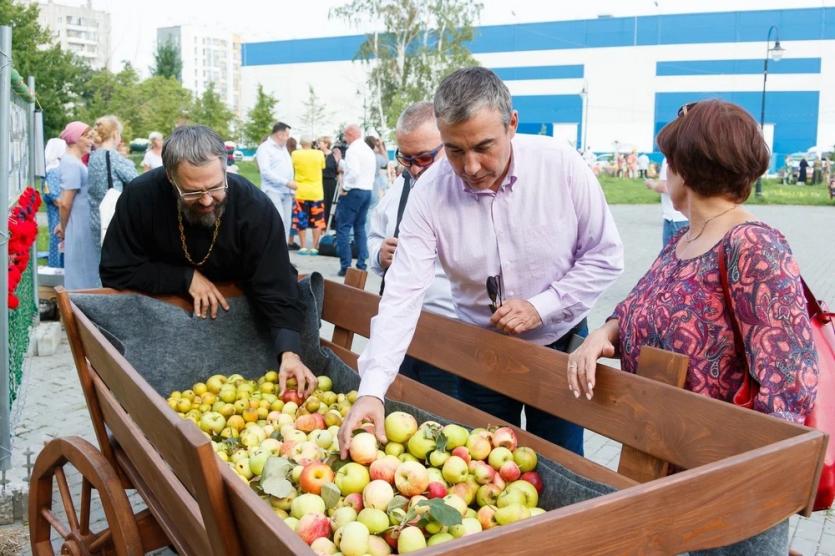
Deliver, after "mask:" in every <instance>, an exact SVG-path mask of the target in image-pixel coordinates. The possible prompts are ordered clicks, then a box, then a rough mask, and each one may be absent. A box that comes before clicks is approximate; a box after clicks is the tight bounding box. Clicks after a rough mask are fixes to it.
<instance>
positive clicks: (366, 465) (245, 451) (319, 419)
mask: <svg viewBox="0 0 835 556" xmlns="http://www.w3.org/2000/svg"><path fill="white" fill-rule="evenodd" d="M277 380H278V373H276V372H275V371H268V372H267V373H266V374H264V375H263V376H261V377H260V378H258V379H257V380H248V379H246V378H244V377H243V376H241V375H237V374H235V375H231V376H228V377H227V376H223V375H214V376H212V377H210V378H209V379H208V380H206V382H205V383H202V382H200V383H197V384H194V385H193V387H192V388H191V389H190V390H185V391H182V392H179V391H175V392H172V393H171V394H170V396H169V397H168V404H169V406H170V407H171V408H172V409H174V410H175V411H177V412H178V414H179V415H180V416H181V417H183V418H184V419H189V420H191V421H193V422H194V423H195V424H196V425H197V426H199V427H200V429H201V430H202V431H203V432H204V433H205V434H206V435H207V436H209V438H211V440H212V446H213V447H214V450H215V452H216V453H217V455H218V457H220V459H221V460H223V461H224V462H227V464H228V465H229V466H230V467H231V468H232V469H233V470H234V471H235V473H237V475H238V476H239V477H240V478H241V479H242V480H244V481H245V482H247V483H248V484H249V485H250V486H251V487H252V488H253V489H254V490H255V491H256V492H257V493H258V494H259V495H260V496H261V497H262V498H263V499H264V500H265V501H266V502H267V503H269V504H270V506H271V507H272V508H273V511H274V512H275V513H276V515H278V516H279V517H281V518H282V519H283V520H284V522H285V523H286V524H287V525H288V526H289V527H290V528H291V529H293V530H294V531H295V532H296V533H297V534H298V535H299V536H300V537H301V538H302V539H303V540H304V541H305V542H306V543H308V544H309V545H310V547H311V548H312V549H313V551H314V552H316V553H317V554H342V555H344V556H361V555H365V554H370V555H372V556H381V555H387V554H392V553H397V554H407V553H409V552H415V551H417V550H420V549H422V548H425V547H427V546H434V545H436V544H440V543H443V542H446V541H449V540H452V539H455V538H457V537H461V536H464V535H471V534H475V533H478V532H480V531H482V530H485V529H490V528H492V527H496V526H500V525H507V524H510V523H514V522H516V521H519V520H521V519H525V518H528V517H531V516H535V515H538V514H541V513H544V512H545V510H544V509H542V508H539V507H537V506H538V503H539V494H540V493H541V492H542V489H543V482H542V478H541V477H540V475H539V473H537V471H536V466H537V456H536V452H534V451H533V450H532V449H530V448H527V447H524V446H518V445H517V438H516V433H515V432H514V431H513V429H511V428H509V427H500V428H493V429H490V430H488V429H484V428H477V429H473V430H468V429H466V428H464V427H462V426H460V425H456V424H450V425H446V426H442V425H440V424H439V423H436V422H434V421H427V422H424V423H422V424H420V425H419V424H418V422H417V420H416V419H415V418H414V417H413V416H412V415H410V414H408V413H404V412H393V413H390V414H389V415H387V416H386V419H385V432H386V437H387V438H388V442H387V443H386V444H385V445H384V446H380V445H379V443H378V442H377V439H376V437H375V436H374V434H373V424H372V423H363V424H362V426H361V428H360V429H357V430H356V431H354V435H353V437H352V439H351V444H350V446H349V454H350V460H348V461H343V460H340V459H339V443H338V440H337V432H338V431H339V426H340V425H341V424H342V420H343V418H344V417H345V416H346V415H347V414H348V411H350V409H351V405H352V404H353V403H354V402H355V401H356V398H357V393H356V391H351V392H348V393H347V394H343V393H339V394H337V393H335V392H333V391H332V387H333V383H332V381H331V379H330V378H329V377H327V376H320V377H318V379H317V387H316V389H315V391H314V392H313V394H311V395H310V396H309V397H308V398H307V399H301V396H300V395H299V394H298V393H297V392H296V390H295V389H296V384H294V381H293V379H290V380H289V381H288V385H287V389H286V391H285V392H283V393H281V394H280V395H279V393H278V386H277Z"/></svg>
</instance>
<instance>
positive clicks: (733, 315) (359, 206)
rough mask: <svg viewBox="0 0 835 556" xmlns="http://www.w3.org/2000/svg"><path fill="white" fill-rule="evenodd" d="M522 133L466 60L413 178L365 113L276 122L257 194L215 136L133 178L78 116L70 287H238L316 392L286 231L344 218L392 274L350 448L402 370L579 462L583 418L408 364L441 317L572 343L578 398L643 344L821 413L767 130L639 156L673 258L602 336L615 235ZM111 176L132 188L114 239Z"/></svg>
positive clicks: (261, 152) (410, 127) (219, 305)
mask: <svg viewBox="0 0 835 556" xmlns="http://www.w3.org/2000/svg"><path fill="white" fill-rule="evenodd" d="M518 123H519V118H518V113H517V112H516V111H515V110H514V109H513V105H512V99H511V96H510V93H509V91H508V89H507V87H506V85H505V84H504V83H503V82H502V81H501V79H500V78H499V77H498V76H497V75H495V74H494V73H493V72H491V71H490V70H488V69H486V68H481V67H476V68H465V69H462V70H458V71H456V72H453V73H452V74H451V75H450V76H448V77H447V78H446V79H444V81H443V82H442V83H441V85H440V87H439V88H438V90H437V92H436V93H435V96H434V99H433V101H431V102H430V101H425V102H418V103H416V104H414V105H411V106H409V107H407V108H406V110H404V112H403V113H402V115H401V116H400V118H399V120H398V122H397V126H396V140H397V150H396V155H395V158H396V160H397V161H398V163H399V164H400V165H401V166H402V168H403V171H402V172H401V173H400V175H399V176H398V177H397V178H396V180H395V181H394V183H393V184H392V185H391V186H390V187H388V179H387V176H388V170H389V167H390V165H389V163H388V157H387V156H386V149H385V145H383V144H382V142H381V141H379V140H377V139H374V138H371V137H363V133H362V129H361V128H360V126H359V125H357V124H349V125H347V126H346V127H345V129H344V132H343V136H344V145H334V143H333V141H332V140H331V138H329V137H320V138H318V139H316V140H314V139H313V138H311V137H301V139H300V140H299V141H298V144H297V145H296V144H294V141H293V138H292V137H290V126H289V125H287V124H286V123H283V122H278V123H276V124H275V126H274V127H273V129H272V133H271V134H270V135H269V137H268V138H267V139H266V140H265V141H264V142H263V143H262V144H261V145H260V146H259V147H258V152H257V155H256V158H257V162H258V166H259V171H260V173H261V179H262V184H261V189H260V190H259V189H258V188H257V187H256V186H254V185H253V184H252V183H250V182H249V181H248V180H246V179H245V178H243V177H242V176H239V175H237V174H235V173H231V172H228V171H227V158H226V150H225V147H224V144H223V142H222V140H221V138H220V137H219V136H217V134H216V133H215V132H213V131H212V130H210V129H209V128H206V127H204V126H182V127H179V128H177V129H175V131H174V132H173V133H172V135H171V137H170V138H169V139H168V140H167V141H166V142H165V143H164V144H162V146H161V147H160V146H159V144H158V143H154V141H158V140H159V139H160V138H158V137H152V139H151V142H152V144H154V145H155V146H154V148H155V149H161V150H159V152H153V151H149V152H150V153H151V154H149V155H147V156H146V161H147V166H148V171H146V172H145V173H144V174H142V175H141V176H139V177H137V176H136V171H135V170H134V169H133V166H132V165H131V164H130V163H129V161H126V160H125V159H124V158H123V157H121V155H120V154H118V152H117V151H115V150H114V149H115V147H117V146H118V144H119V143H120V140H121V137H120V132H121V126H120V124H119V122H118V120H116V119H115V118H113V117H110V116H106V117H103V118H100V119H99V120H97V121H96V123H95V125H94V126H88V125H86V124H84V123H82V122H72V123H71V124H69V125H68V126H67V128H66V129H65V130H64V132H62V134H61V137H60V139H61V140H62V141H63V142H64V143H65V144H66V149H65V150H63V151H62V149H61V148H60V146H56V143H52V142H51V143H50V145H48V146H47V154H48V156H47V158H48V165H49V166H48V168H49V171H48V172H47V180H46V183H47V184H48V186H49V195H50V196H52V200H51V201H49V202H51V203H52V204H53V205H52V206H53V208H50V218H51V219H53V221H55V219H56V218H57V223H56V224H55V226H54V229H55V233H56V238H57V239H58V240H59V241H63V245H64V263H65V268H66V274H65V284H66V286H67V288H68V289H78V288H86V287H93V286H96V285H99V276H101V282H102V284H103V285H104V286H110V287H116V288H129V289H134V290H138V291H145V292H149V293H154V294H180V295H188V296H190V297H191V299H192V300H193V303H194V313H195V315H196V316H198V317H203V318H209V317H211V318H215V317H217V315H218V314H219V313H220V312H222V311H224V310H228V309H229V305H228V303H227V302H226V300H225V299H224V297H223V295H222V294H221V292H220V290H219V289H218V288H217V287H216V285H215V284H216V283H218V282H228V281H234V282H238V283H239V284H241V285H242V287H243V289H244V290H245V292H246V293H247V295H249V296H250V298H251V299H252V300H253V301H254V304H255V306H256V307H257V308H258V310H259V311H260V314H261V315H262V317H263V318H264V319H265V321H266V323H267V324H268V326H269V328H270V330H271V333H272V338H273V341H274V345H275V352H276V357H277V360H278V361H279V368H280V373H279V374H280V381H281V384H282V386H283V385H284V384H285V383H286V380H287V379H288V378H289V377H291V376H292V377H295V378H296V380H297V382H298V388H299V390H300V391H307V392H309V391H311V390H312V389H313V387H314V385H315V378H314V377H313V374H312V373H311V371H310V370H309V369H308V368H307V367H306V366H305V365H304V362H302V361H301V359H300V358H299V356H298V354H299V353H300V331H301V327H302V319H303V310H302V309H303V308H302V307H301V305H300V303H301V302H300V301H299V295H298V289H297V287H296V278H297V274H296V270H295V268H294V267H293V266H292V264H291V262H290V258H289V249H290V245H289V244H290V243H291V241H292V237H291V230H295V231H296V232H297V235H298V241H299V254H304V255H316V254H317V253H318V249H319V247H320V246H321V244H322V241H323V240H322V238H323V236H322V233H323V231H325V229H326V226H327V224H328V221H329V220H330V219H331V218H332V217H333V216H335V220H336V225H335V229H336V238H335V243H336V248H337V251H338V253H339V260H340V269H339V273H340V275H344V274H345V272H346V270H347V269H348V267H350V266H351V263H352V260H353V259H354V258H355V259H356V266H357V268H360V269H366V268H368V267H370V270H371V271H373V272H376V273H378V274H380V275H381V276H382V277H383V287H382V288H381V292H380V293H381V295H382V299H381V302H380V307H379V312H378V314H377V315H376V316H375V317H374V318H373V319H372V321H371V333H370V337H369V341H368V344H367V346H366V348H365V349H364V350H363V352H362V354H361V356H360V358H359V362H358V366H359V371H360V374H361V376H362V381H361V385H360V387H359V397H358V399H357V401H356V403H355V404H354V405H353V407H352V409H351V411H350V413H349V414H348V415H347V416H346V418H345V420H344V423H343V425H342V428H341V430H340V446H341V447H342V450H343V454H342V455H343V457H345V455H346V454H345V453H344V452H345V451H346V450H347V447H348V445H349V439H350V436H351V434H352V432H353V431H354V430H355V429H357V428H359V427H360V425H361V423H362V422H363V421H364V420H369V421H371V422H372V423H373V424H374V431H375V433H376V434H377V436H378V437H379V438H380V439H381V440H384V435H385V432H384V431H385V428H384V414H383V400H384V398H385V395H386V392H387V390H388V388H389V386H390V385H391V383H392V381H393V380H394V377H395V376H396V375H397V373H398V372H402V373H404V374H406V375H408V376H410V377H413V378H415V379H417V380H419V381H420V382H423V383H425V384H427V385H429V386H431V387H433V388H436V389H438V390H440V391H442V392H444V393H446V394H448V395H450V396H453V397H455V398H458V399H460V400H462V401H463V402H465V403H467V404H469V405H472V406H474V407H477V408H479V409H481V410H484V411H486V412H488V413H491V414H493V415H496V416H498V417H500V418H502V419H504V420H505V421H508V422H510V423H514V424H517V425H518V424H520V422H521V415H522V412H523V411H524V413H525V415H526V417H527V427H528V429H529V430H531V431H532V432H533V433H535V434H537V435H539V436H541V437H543V438H546V439H548V440H550V441H552V442H554V443H556V444H559V445H561V446H563V447H565V448H566V449H568V450H571V451H573V452H575V453H577V454H581V455H582V453H583V430H582V428H581V427H579V426H578V425H576V424H574V423H571V422H568V421H566V420H563V419H561V418H559V417H556V416H553V415H550V414H549V413H547V412H544V411H541V410H540V409H538V408H535V407H523V404H521V403H519V402H517V401H516V400H513V399H511V398H508V397H507V396H505V395H504V394H502V393H500V392H495V391H493V390H490V389H488V388H486V387H484V386H483V385H481V384H478V383H477V382H474V381H469V380H463V379H458V378H457V377H456V376H455V375H453V374H450V373H448V372H446V371H444V370H442V369H437V368H434V367H431V366H429V365H427V364H426V363H424V362H422V361H419V360H416V359H414V358H411V357H408V356H407V355H406V350H407V348H408V345H409V343H410V341H411V338H412V335H413V334H414V332H415V328H416V324H417V320H418V318H419V316H420V311H421V310H422V309H426V310H429V311H434V312H437V313H440V314H442V315H444V316H447V317H450V318H455V319H459V320H461V321H464V322H467V323H470V324H473V325H476V326H480V327H483V328H487V329H491V330H494V331H497V332H499V333H502V334H507V335H512V336H516V337H518V338H520V339H522V340H524V341H528V342H531V343H534V344H538V345H543V346H547V347H549V348H551V349H555V350H559V351H564V352H570V357H569V362H568V365H567V379H568V383H569V386H570V388H571V391H572V392H573V394H574V395H575V396H576V397H578V398H580V397H584V398H588V399H592V397H593V396H594V391H595V382H596V377H595V368H596V362H597V360H598V359H599V358H600V357H614V356H617V357H620V358H621V364H622V369H623V370H624V371H626V372H634V371H635V370H636V363H637V356H638V353H639V351H640V348H641V347H642V346H653V347H657V348H661V349H666V350H670V351H675V352H678V353H682V354H684V355H687V356H688V357H689V360H690V364H689V369H688V373H687V378H686V385H685V387H686V388H687V389H688V390H691V391H693V392H696V393H698V394H701V395H704V396H708V397H711V398H715V399H719V400H723V401H726V402H729V403H733V402H734V399H735V396H736V394H737V393H738V392H739V390H740V389H741V388H742V386H743V384H746V382H747V379H746V377H750V379H751V380H753V381H755V382H756V384H757V388H756V396H755V397H754V399H753V401H752V407H753V409H754V410H757V411H761V412H763V413H766V414H770V415H772V416H775V417H778V418H781V419H785V420H789V421H792V422H796V423H803V422H804V419H805V417H806V415H807V414H808V413H809V411H810V409H811V407H812V406H813V404H814V403H815V396H816V389H817V377H818V361H817V353H816V351H815V347H814V344H813V343H812V339H811V338H812V332H811V325H810V322H809V318H808V315H807V312H806V299H805V296H804V291H803V287H802V284H801V278H800V270H799V268H798V265H797V262H796V261H795V259H794V257H793V255H792V251H791V248H790V247H789V245H788V242H787V241H786V239H785V238H784V237H783V236H782V234H781V233H780V232H779V230H777V229H775V228H773V227H771V226H769V225H767V224H765V223H763V222H761V221H759V220H758V219H757V218H756V216H755V215H754V214H752V213H751V212H749V211H748V210H747V209H746V208H745V207H744V205H743V203H744V201H745V200H746V199H747V198H748V196H749V195H750V193H751V187H752V184H753V182H754V180H755V179H756V178H757V177H758V176H761V175H762V174H763V173H764V172H765V171H766V169H767V166H768V163H769V156H770V154H769V150H768V147H767V146H766V144H765V141H764V139H763V137H762V134H761V133H760V130H759V127H758V125H757V123H756V122H755V121H754V119H753V118H752V117H751V116H750V115H749V114H748V113H747V112H745V111H744V110H743V109H742V108H740V107H739V106H736V105H734V104H732V103H728V102H724V101H721V100H703V101H700V102H697V103H692V104H688V105H685V106H683V107H682V108H681V109H680V110H679V112H678V116H677V118H675V119H674V120H673V121H672V122H670V123H669V124H668V125H667V126H666V127H665V128H664V129H663V130H661V132H660V133H659V135H658V137H657V143H658V145H659V148H660V150H661V151H662V153H663V154H664V156H665V163H664V165H663V167H662V169H661V175H660V176H658V177H657V179H652V178H651V177H650V176H648V174H647V173H646V168H643V167H642V166H645V165H646V164H645V162H644V163H642V162H640V160H639V158H640V157H638V156H637V155H636V156H635V157H634V158H635V161H634V162H635V164H636V168H637V174H636V177H638V176H642V177H645V178H647V187H650V188H651V189H653V190H655V191H658V192H660V193H662V194H663V195H664V196H665V199H666V204H667V205H669V207H668V208H669V210H670V211H672V212H671V213H670V216H671V217H670V219H669V221H670V226H669V227H668V226H666V222H665V231H664V236H665V237H664V247H663V249H662V251H661V253H660V254H659V255H658V257H657V258H656V260H655V262H654V263H653V264H652V265H651V267H650V268H649V269H648V270H647V272H646V274H645V275H644V276H643V277H642V278H641V280H640V281H639V282H638V283H637V285H636V286H635V287H634V288H633V290H632V291H631V292H630V293H629V295H628V296H627V297H626V298H625V299H624V300H623V301H622V302H620V303H619V304H618V305H617V306H615V307H614V308H612V312H611V316H610V317H609V318H608V319H607V321H606V322H605V323H604V324H603V325H602V326H601V327H599V328H597V329H596V330H594V331H593V332H592V333H591V334H589V333H588V324H587V320H586V317H587V315H588V314H589V312H590V311H591V309H592V307H593V306H594V305H595V304H596V303H597V302H598V301H599V299H600V297H601V295H602V294H603V293H604V292H605V291H606V289H607V288H608V287H609V286H611V285H612V284H613V283H614V282H615V280H616V279H617V278H618V277H619V276H620V274H621V273H622V271H623V267H624V250H623V244H622V242H621V238H620V235H619V233H618V230H617V227H616V225H615V222H614V219H613V217H612V214H611V212H610V210H609V207H608V205H607V202H606V199H605V197H604V195H603V191H602V189H601V187H600V184H599V183H598V181H597V178H596V176H595V174H594V172H593V171H592V170H591V168H590V167H589V165H588V164H587V163H586V161H584V157H583V156H582V155H581V154H580V153H577V152H576V151H575V150H574V149H572V148H571V147H570V146H568V145H567V144H564V143H563V142H561V141H559V140H557V139H555V138H551V137H546V136H535V135H522V134H517V133H516V129H517V126H518ZM93 146H95V147H96V148H95V150H94V151H93V152H92V154H91V153H90V151H91V149H92V148H93ZM635 154H636V153H633V155H635ZM88 155H89V157H88ZM156 156H158V157H159V162H160V163H161V167H156V168H153V167H152V165H153V164H156V162H157V160H156V158H155V157H156ZM85 158H89V160H88V162H87V163H86V164H85V162H84V159H85ZM625 163H626V166H627V168H628V167H629V164H630V161H629V158H628V157H627V160H626V162H625ZM55 172H57V174H56V173H55ZM384 172H385V173H384ZM384 180H385V181H384ZM128 183H130V185H129V186H127V187H125V185H126V184H128ZM53 184H54V186H55V188H56V189H60V191H59V192H58V191H55V190H53ZM109 189H117V190H122V191H123V193H122V194H121V196H120V198H119V200H118V202H117V203H116V206H115V211H114V212H115V214H114V216H113V218H112V222H111V223H110V225H109V228H108V232H107V235H106V237H105V239H104V244H103V246H102V247H101V249H99V245H100V240H99V235H98V234H99V233H100V232H99V230H100V229H101V227H102V226H104V225H105V223H104V221H103V218H104V214H99V208H100V207H99V205H100V204H102V202H103V199H104V196H105V195H106V193H107V191H108V190H109ZM386 189H387V190H388V192H387V193H385V192H384V190H386ZM375 197H376V198H375ZM329 201H330V202H329ZM333 202H335V203H336V207H334V205H333V204H332V203H333ZM167 206H170V207H171V210H164V209H165V207H167ZM665 206H666V205H665ZM56 208H57V217H56V215H55V209H56ZM334 213H335V214H334ZM676 214H677V215H680V218H679V217H678V216H675V215H676ZM666 220H667V215H666V214H665V221H666ZM308 229H309V230H311V234H310V238H308V237H307V230H308ZM350 236H353V240H354V244H355V247H356V250H357V252H356V255H355V256H354V255H353V253H352V246H351V242H350ZM308 239H309V240H310V241H308ZM99 261H100V263H99ZM543 387H548V386H547V385H543Z"/></svg>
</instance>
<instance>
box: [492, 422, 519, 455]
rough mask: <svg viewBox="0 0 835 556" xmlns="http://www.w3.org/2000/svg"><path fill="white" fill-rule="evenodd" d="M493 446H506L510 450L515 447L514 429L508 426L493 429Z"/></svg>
mask: <svg viewBox="0 0 835 556" xmlns="http://www.w3.org/2000/svg"><path fill="white" fill-rule="evenodd" d="M492 442H493V447H494V448H498V447H499V446H501V447H503V448H507V449H508V450H510V451H511V452H512V451H513V450H515V449H516V442H517V441H516V431H514V430H513V429H511V428H510V427H501V428H498V429H496V430H494V431H493V437H492Z"/></svg>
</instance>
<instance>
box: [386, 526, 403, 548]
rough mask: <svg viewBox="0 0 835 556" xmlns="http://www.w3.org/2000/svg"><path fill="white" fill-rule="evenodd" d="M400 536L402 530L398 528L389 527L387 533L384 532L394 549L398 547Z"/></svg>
mask: <svg viewBox="0 0 835 556" xmlns="http://www.w3.org/2000/svg"><path fill="white" fill-rule="evenodd" d="M399 536H400V531H399V530H398V529H397V528H392V529H389V530H387V531H386V532H385V533H383V538H384V539H385V541H386V542H387V543H388V544H389V546H390V547H391V548H392V550H394V549H395V548H397V537H399Z"/></svg>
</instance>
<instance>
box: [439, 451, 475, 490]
mask: <svg viewBox="0 0 835 556" xmlns="http://www.w3.org/2000/svg"><path fill="white" fill-rule="evenodd" d="M468 472H469V469H468V468H467V462H466V461H464V460H463V459H461V458H459V457H458V456H451V457H449V458H448V459H447V460H446V463H444V467H443V469H442V470H441V473H442V474H443V476H444V479H445V480H446V482H447V483H449V484H451V485H456V484H458V483H463V482H464V481H466V480H467V474H468Z"/></svg>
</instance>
